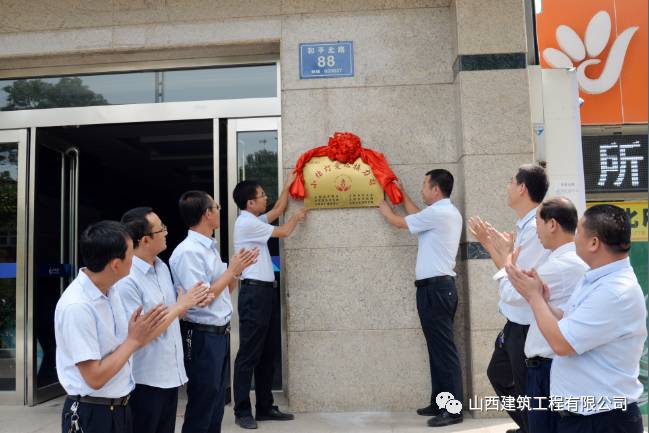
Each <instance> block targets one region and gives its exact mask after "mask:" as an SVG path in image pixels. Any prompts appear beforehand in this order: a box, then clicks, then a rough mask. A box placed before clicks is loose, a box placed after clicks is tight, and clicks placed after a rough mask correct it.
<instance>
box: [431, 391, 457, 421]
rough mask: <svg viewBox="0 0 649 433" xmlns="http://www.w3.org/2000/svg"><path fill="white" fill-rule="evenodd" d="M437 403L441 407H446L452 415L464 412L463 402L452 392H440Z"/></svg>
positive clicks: (436, 399)
mask: <svg viewBox="0 0 649 433" xmlns="http://www.w3.org/2000/svg"><path fill="white" fill-rule="evenodd" d="M435 403H437V407H439V408H440V409H446V411H447V412H448V413H450V414H451V415H459V414H460V412H462V403H460V401H459V400H456V399H455V397H453V394H451V393H450V392H440V393H439V394H437V397H436V398H435Z"/></svg>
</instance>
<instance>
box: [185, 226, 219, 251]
mask: <svg viewBox="0 0 649 433" xmlns="http://www.w3.org/2000/svg"><path fill="white" fill-rule="evenodd" d="M187 237H188V238H190V239H193V240H195V241H197V242H198V243H200V244H201V245H203V246H204V247H206V248H211V249H216V240H215V239H214V238H208V237H207V236H205V235H203V234H201V233H198V232H197V231H194V230H189V231H188V232H187Z"/></svg>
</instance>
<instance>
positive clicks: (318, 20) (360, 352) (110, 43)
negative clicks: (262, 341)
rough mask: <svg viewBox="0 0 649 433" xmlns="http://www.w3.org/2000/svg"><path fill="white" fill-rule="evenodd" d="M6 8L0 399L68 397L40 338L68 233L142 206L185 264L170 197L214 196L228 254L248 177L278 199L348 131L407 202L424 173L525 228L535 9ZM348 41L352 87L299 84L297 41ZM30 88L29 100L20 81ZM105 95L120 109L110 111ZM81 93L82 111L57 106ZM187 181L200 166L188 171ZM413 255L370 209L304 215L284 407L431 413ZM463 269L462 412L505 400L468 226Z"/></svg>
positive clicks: (493, 326)
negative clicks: (516, 200) (184, 193)
mask: <svg viewBox="0 0 649 433" xmlns="http://www.w3.org/2000/svg"><path fill="white" fill-rule="evenodd" d="M1 3H2V14H1V15H0V21H1V25H0V81H3V83H2V84H3V86H0V87H2V88H3V89H4V96H3V97H4V98H5V99H4V101H1V102H3V104H4V105H3V111H0V141H2V142H3V143H5V144H4V146H5V148H4V149H2V150H3V152H5V153H6V159H5V160H3V161H4V162H3V161H0V162H3V163H5V164H7V166H6V167H5V168H6V170H5V171H6V175H4V176H5V177H6V179H5V181H6V182H7V184H8V185H9V187H7V191H8V193H7V196H8V197H9V198H8V199H7V200H8V204H9V205H8V206H7V207H6V209H7V210H6V211H5V215H4V217H5V219H6V221H5V226H6V230H5V231H6V232H7V233H6V234H7V236H6V242H7V244H6V245H5V247H4V248H5V250H6V254H5V255H6V258H5V259H4V260H3V261H4V262H6V263H5V265H6V268H7V269H6V272H5V273H4V274H3V277H4V279H3V281H4V283H3V284H4V286H3V287H2V292H0V293H1V294H0V297H2V298H3V308H5V310H4V311H2V317H0V329H1V331H0V335H3V339H2V346H0V351H1V352H2V354H3V355H2V357H3V358H4V359H2V360H1V361H2V363H1V364H0V376H1V377H0V395H2V397H0V398H1V399H3V400H2V401H5V402H10V401H11V402H16V403H21V404H22V403H23V402H24V403H28V404H35V403H38V402H39V401H43V400H44V399H47V398H49V396H51V395H52V393H53V392H56V391H54V390H55V389H56V383H55V382H56V379H55V377H51V374H50V377H47V376H48V375H47V372H46V371H45V370H46V369H47V368H48V367H47V365H48V362H50V363H51V361H48V357H49V353H51V344H52V342H51V339H50V338H49V337H48V326H50V325H49V324H48V321H49V320H50V319H49V314H50V310H51V311H53V309H52V308H51V305H52V303H54V304H55V302H56V299H57V297H58V295H59V294H60V290H61V288H62V287H64V280H65V278H69V277H70V276H71V275H73V274H74V272H75V264H79V263H78V257H76V253H75V251H76V250H75V240H74V234H75V233H78V231H79V230H81V229H83V226H84V224H86V223H89V222H90V221H92V220H93V218H99V217H102V218H104V217H112V218H116V217H119V215H120V214H121V212H123V211H124V210H126V209H127V208H128V207H130V206H129V205H135V204H137V203H136V201H137V199H138V198H142V197H147V200H142V201H144V202H145V203H141V204H152V205H153V206H154V207H156V208H157V209H161V211H159V213H160V214H161V217H162V219H163V220H164V221H169V222H170V223H168V224H167V225H168V226H169V227H170V230H171V231H172V232H175V235H173V234H172V233H171V232H170V238H169V240H170V241H169V243H170V244H171V245H170V247H171V248H173V246H175V244H174V238H173V236H176V238H177V237H179V236H180V237H181V236H182V232H183V230H184V229H183V228H182V227H181V226H180V225H179V223H178V224H176V225H174V224H173V222H174V221H173V220H174V219H177V218H178V217H177V215H175V214H174V212H176V211H175V203H176V200H177V198H178V195H179V194H178V191H176V190H175V189H174V187H175V185H177V184H182V186H187V187H189V186H192V187H201V188H204V189H208V190H209V191H214V194H215V197H217V198H218V199H219V201H220V202H221V203H222V204H226V205H228V204H229V205H228V206H227V212H225V215H226V216H224V218H223V224H222V227H223V230H222V233H221V234H220V236H221V246H220V248H221V250H222V252H225V253H227V250H228V249H229V248H231V247H228V245H231V242H232V240H231V236H229V230H230V229H231V227H232V224H233V221H234V217H235V216H236V211H235V208H234V206H233V204H232V203H231V199H230V195H231V191H232V188H233V187H234V184H235V183H236V181H237V180H238V179H241V178H243V177H248V178H250V177H253V176H256V175H257V176H258V175H259V173H260V172H261V171H263V170H270V171H268V173H270V174H269V178H268V179H267V181H268V182H270V183H273V182H274V183H275V188H276V187H277V183H278V182H277V179H278V177H279V176H278V173H281V174H284V175H285V174H286V173H287V172H288V171H289V170H291V168H292V167H293V166H294V165H295V163H296V160H297V158H298V157H299V156H300V155H301V154H302V153H303V152H304V151H306V150H308V149H311V148H313V147H316V146H321V145H324V144H326V142H327V139H328V137H329V136H330V135H332V134H333V133H334V132H336V131H348V132H353V133H355V134H357V135H358V136H359V137H360V138H361V140H362V142H363V145H364V146H366V147H369V148H372V149H374V150H377V151H379V152H382V153H384V154H385V156H386V158H387V161H388V162H389V164H390V165H391V167H392V169H393V171H394V172H395V174H396V175H397V176H398V177H400V178H402V179H403V181H404V183H405V186H406V190H407V192H408V193H409V194H410V195H411V196H412V197H419V188H420V185H421V180H422V178H423V175H424V174H425V173H426V172H427V171H429V170H431V169H433V168H446V169H448V170H450V171H451V172H452V173H453V174H454V175H455V177H456V187H455V190H454V192H453V195H452V200H453V202H454V203H455V204H456V206H458V208H459V209H460V211H461V212H462V214H463V216H464V218H465V220H466V219H468V218H469V217H470V216H473V215H481V216H482V217H484V218H486V219H487V220H489V221H491V222H492V223H494V224H495V225H496V226H497V227H498V228H500V229H511V228H513V225H514V220H515V218H516V217H515V215H514V213H513V212H512V211H511V210H509V209H508V208H507V206H506V195H505V186H506V183H507V181H508V180H509V178H510V177H511V175H512V173H514V171H515V170H516V168H517V167H518V166H519V165H520V164H523V163H529V162H533V161H534V151H533V144H532V143H533V138H532V136H533V133H532V127H531V121H530V96H529V85H528V74H527V65H528V64H530V63H534V48H533V46H534V45H533V36H531V35H532V33H531V32H532V31H533V30H532V25H531V22H532V19H533V18H532V17H533V12H532V5H531V2H524V1H523V0H390V1H383V0H381V1H378V0H359V1H337V0H334V1H327V2H317V1H312V0H238V1H230V0H225V1H218V2H214V1H204V0H186V1H169V0H167V1H161V0H151V1H149V0H132V1H126V0H113V1H77V0H67V1H48V2H46V1H32V2H19V1H13V0H4V1H2V2H1ZM336 41H352V42H353V50H354V52H353V54H354V59H353V65H354V71H353V76H350V77H344V78H330V79H325V78H323V79H301V78H300V64H299V44H301V43H313V42H336ZM530 41H532V43H530ZM530 46H531V47H532V48H530ZM225 66H228V67H230V66H236V67H238V68H240V70H235V69H232V68H225ZM247 68H251V69H247ZM259 68H261V69H259ZM263 68H270V72H269V70H268V69H263ZM206 70H217V71H220V72H218V74H221V72H223V71H222V70H226V71H225V72H223V74H224V75H218V74H217V75H218V76H217V78H213V77H211V78H210V77H208V78H205V77H204V76H202V75H200V74H198V72H196V71H199V72H200V71H206ZM180 72H182V73H185V74H186V75H184V76H183V75H182V74H180ZM228 72H229V73H231V74H230V75H228ZM174 73H178V74H179V75H178V76H176V77H174ZM146 74H152V75H151V76H150V77H146V76H145V75H146ZM196 74H198V75H196ZM63 77H67V78H69V80H63ZM269 77H270V78H269ZM75 78H77V79H80V80H81V81H80V82H79V81H75ZM102 79H104V81H102ZM92 80H95V82H94V83H95V84H91V83H93V81H92ZM139 80H142V81H139ZM147 80H148V81H147ZM174 80H177V82H176V84H173V81H174ZM264 80H266V81H264ZM273 80H275V81H273ZM36 81H38V83H36V84H33V86H32V88H31V90H24V89H22V91H23V93H20V91H21V88H20V85H23V84H24V83H29V82H31V83H35V82H36ZM260 82H264V83H266V84H265V87H264V85H261V84H260ZM138 83H141V84H138ZM241 83H244V84H245V85H241ZM268 83H271V84H268ZM272 83H276V88H275V89H274V90H273V89H272V88H273V85H274V84H272ZM25 85H26V86H27V87H29V85H28V84H25ZM34 86H35V87H38V89H36V90H34V88H33V87H34ZM39 86H40V87H39ZM57 86H58V87H57ZM66 86H68V87H66ZM93 86H95V87H93ZM102 86H103V87H102ZM174 86H176V87H174ZM88 89H90V90H91V91H92V92H91V93H92V94H88V93H87V90H88ZM93 89H94V90H93ZM97 89H104V91H102V92H100V91H99V90H97ZM174 89H175V90H174ZM214 89H221V90H219V91H220V92H221V93H219V91H216V90H214ZM264 89H265V90H264ZM190 90H191V92H190ZM174 91H175V92H176V96H173V95H174ZM212 91H214V92H216V93H214V95H215V96H210V95H212V93H211V92H212ZM24 92H27V94H26V95H25V93H24ZM29 92H37V93H38V92H40V93H39V98H40V99H39V98H34V97H33V94H30V93H29ZM48 92H49V93H48ZM75 92H76V93H75ZM111 92H115V94H119V95H118V96H115V99H114V100H113V101H112V102H111V96H109V94H111ZM70 93H74V94H75V95H77V96H78V98H77V101H76V102H69V101H67V100H66V99H65V98H64V97H63V96H65V95H67V94H70ZM102 93H103V96H102ZM45 94H47V95H49V96H48V98H49V99H47V98H45V96H43V95H45ZM21 95H22V96H21ZM30 95H31V96H30ZM52 95H55V96H52ZM62 95H63V96H62ZM84 98H85V99H84ZM120 98H121V99H120ZM44 99H47V101H46V102H43V100H44ZM66 101H67V102H66ZM79 101H81V102H79ZM83 101H86V102H83ZM21 104H22V105H21ZM255 134H256V135H255ZM161 136H164V137H167V138H166V139H161V138H160V137H161ZM107 137H110V138H111V139H110V140H108V138H107ZM169 137H172V138H169ZM247 140H248V141H247ZM273 141H275V145H274V147H273ZM248 142H250V143H252V144H250V146H251V147H250V148H249V150H248V151H246V150H245V149H246V147H245V146H247V144H246V143H248ZM147 143H148V144H147ZM165 143H167V145H165ZM169 143H171V144H169ZM260 143H261V144H260ZM149 145H150V146H149ZM171 145H173V146H172V147H170V146H171ZM147 146H149V147H147ZM75 149H76V150H75ZM151 149H154V151H152V150H151ZM261 149H266V150H268V152H269V153H270V156H269V158H270V159H271V160H273V158H274V163H273V162H272V161H271V162H270V166H264V165H263V163H261V162H259V161H258V160H259V159H261V155H257V156H259V158H249V157H248V156H246V155H249V154H250V153H254V152H258V151H260V150H261ZM75 152H76V153H75ZM273 152H274V156H273V155H272V154H273ZM0 153H2V152H0ZM185 153H187V154H185ZM143 155H145V156H146V158H145V156H143ZM201 155H203V156H204V158H202V157H201ZM267 156H268V155H267ZM84 158H85V159H84ZM183 158H184V159H183ZM145 160H146V161H147V162H146V164H145V162H144V161H145ZM139 161H142V164H143V165H141V166H137V165H135V166H134V169H133V170H124V169H123V167H125V166H129V167H130V165H129V164H135V162H139ZM165 161H167V162H169V161H171V162H173V163H174V164H176V165H172V166H165V165H164V162H165ZM183 161H184V162H183ZM206 161H207V162H206ZM171 162H170V164H171ZM154 163H155V164H154ZM257 163H258V164H257ZM147 164H148V165H147ZM156 164H157V165H156ZM255 164H257V165H255ZM273 164H274V165H273ZM205 165H207V168H205V167H203V169H204V170H203V171H200V170H201V169H200V167H201V166H205ZM138 167H144V168H142V169H139V170H138ZM187 167H194V168H195V170H194V171H193V172H188V171H182V170H187ZM196 167H198V168H196ZM259 167H266V168H265V169H264V168H259ZM268 167H271V168H270V169H268ZM175 170H181V171H179V172H178V173H180V174H177V175H176V174H174V173H176V171H175ZM273 171H274V174H273ZM246 172H247V174H246ZM264 173H266V172H264ZM93 176H94V177H93ZM147 176H149V177H150V178H148V177H147ZM273 176H275V178H274V179H275V180H274V181H273ZM152 179H153V180H152ZM183 182H188V183H183ZM279 183H281V182H279ZM140 185H147V189H146V190H145V191H141V190H138V187H139V186H140ZM12 187H13V188H14V189H13V190H12V189H11V188H12ZM156 188H157V189H156ZM127 190H133V191H139V193H138V195H137V196H135V197H131V196H129V195H128V194H127V193H126V192H125V191H127ZM10 194H14V195H13V196H11V195H10ZM12 203H13V204H14V205H13V207H12ZM101 203H104V204H106V203H110V206H109V207H108V208H106V207H103V208H102V207H101ZM165 203H166V204H165ZM165 206H166V207H165ZM296 206H301V203H292V204H291V206H290V208H289V210H288V212H289V214H290V213H291V212H292V210H293V209H294V208H295V207H296ZM46 246H49V247H50V249H51V250H52V251H51V257H49V256H48V257H46V256H45V255H46V253H45V252H44V251H48V249H47V248H46ZM416 250H417V248H416V239H415V238H414V237H413V236H410V235H409V234H407V233H406V232H405V231H403V232H398V231H396V230H393V229H392V228H390V227H389V226H388V225H387V224H386V223H385V222H384V221H383V219H382V218H381V216H380V215H379V213H378V211H376V210H375V209H345V210H343V209H340V210H316V211H312V212H310V213H309V215H308V218H307V221H306V222H305V223H304V224H302V225H301V226H300V227H299V228H298V229H297V230H296V233H295V235H294V236H293V237H291V238H289V239H287V240H286V241H285V242H284V243H283V244H282V245H277V246H276V251H275V252H274V253H273V254H274V255H276V256H278V257H279V260H278V261H277V264H278V270H281V281H282V284H281V291H280V293H279V295H280V296H281V297H282V306H283V323H282V329H281V330H279V331H278V332H281V333H282V359H281V361H279V362H280V364H281V366H282V369H281V373H282V374H281V378H279V379H278V389H280V390H281V391H282V392H283V393H284V395H285V396H286V398H287V400H288V403H289V404H290V407H291V409H292V410H295V411H297V412H302V411H348V410H411V409H412V408H415V407H419V406H420V405H422V404H423V403H425V402H426V401H427V399H428V397H429V396H428V394H427V393H428V392H429V389H430V387H429V380H430V379H429V374H428V361H427V354H426V349H425V341H424V338H423V335H422V333H421V330H420V325H419V320H418V317H417V312H416V305H415V290H414V285H413V281H414V264H415V255H416ZM39 254H41V256H39ZM39 257H41V258H39ZM75 260H76V261H75ZM12 264H13V268H12ZM457 271H458V275H459V288H460V290H459V296H460V304H459V308H458V313H457V317H456V337H457V343H458V345H459V348H460V351H461V361H462V365H463V371H464V374H465V384H466V386H465V390H466V391H465V392H466V395H465V396H464V399H465V402H468V398H469V397H473V396H478V397H483V396H490V395H494V392H493V390H492V388H491V386H490V384H489V382H488V379H487V375H486V369H487V364H488V362H489V359H490V356H491V352H492V349H493V344H494V340H495V338H496V336H497V334H498V332H499V331H500V329H501V327H502V325H503V324H504V319H503V317H502V316H501V315H500V314H499V313H498V307H497V299H498V291H497V286H496V284H495V283H494V282H493V280H492V279H491V275H492V274H493V273H494V271H495V269H494V268H493V264H492V263H491V261H490V260H487V259H486V257H485V255H484V254H483V253H482V252H481V250H480V248H478V244H477V243H476V242H475V239H473V238H472V237H471V236H470V235H469V234H468V231H467V230H466V229H465V231H464V235H463V240H462V243H461V248H460V253H459V255H458V264H457ZM39 300H40V303H39ZM12 305H13V310H12ZM48 305H49V307H48ZM39 306H40V307H39ZM41 307H42V308H41ZM235 316H236V315H235ZM12 318H15V320H13V322H12ZM235 320H236V319H235ZM235 328H236V323H235ZM236 344H237V342H236V332H234V333H233V347H236ZM12 345H13V347H12ZM48 347H49V349H48ZM49 368H50V369H51V365H50V367H49Z"/></svg>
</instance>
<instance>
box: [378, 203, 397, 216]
mask: <svg viewBox="0 0 649 433" xmlns="http://www.w3.org/2000/svg"><path fill="white" fill-rule="evenodd" d="M379 212H381V215H383V216H384V217H388V216H390V215H392V214H393V213H394V212H393V211H392V208H391V207H390V205H389V204H388V202H386V201H385V200H383V201H382V202H381V204H379Z"/></svg>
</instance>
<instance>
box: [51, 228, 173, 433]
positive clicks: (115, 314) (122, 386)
mask: <svg viewBox="0 0 649 433" xmlns="http://www.w3.org/2000/svg"><path fill="white" fill-rule="evenodd" d="M79 244H80V250H81V257H82V259H83V263H84V264H85V266H86V267H85V268H81V269H80V270H79V275H78V276H77V278H75V279H74V281H72V283H70V285H69V286H68V287H67V288H66V289H65V291H64V292H63V295H61V298H60V299H59V301H58V303H57V304H56V310H55V312H54V333H55V336H56V371H57V374H58V377H59V382H60V383H61V386H62V387H63V389H65V391H66V393H67V394H68V397H67V398H66V400H65V403H64V404H63V413H62V417H63V422H62V432H63V433H70V432H72V433H78V432H80V431H81V430H83V431H86V432H93V433H131V432H132V423H131V408H130V406H129V405H128V402H129V394H130V392H131V391H132V390H133V388H134V386H135V383H134V381H133V376H132V374H131V368H132V367H131V356H132V355H133V353H135V351H137V350H138V349H140V348H141V347H143V346H144V345H146V344H147V343H148V342H149V341H151V340H152V339H153V338H155V337H156V336H157V335H158V334H159V333H160V329H159V328H160V325H161V324H162V323H163V322H164V320H165V317H166V314H167V311H166V307H164V306H163V305H156V306H154V307H153V308H151V309H150V310H149V311H148V312H147V313H146V314H141V313H142V306H139V307H138V308H136V309H135V310H134V311H133V314H131V315H130V320H129V319H128V317H127V316H126V315H125V314H124V308H123V305H122V301H121V299H120V296H119V293H117V291H116V290H114V288H113V285H114V284H115V283H116V282H117V281H119V280H120V279H122V278H123V277H125V276H126V275H128V273H129V270H130V269H131V259H132V257H133V242H132V241H131V238H130V236H129V234H128V233H127V231H126V229H125V228H124V226H123V225H121V224H120V223H118V222H115V221H100V222H98V223H96V224H93V225H91V226H89V227H88V228H87V229H86V230H84V232H83V233H82V234H81V239H80V242H79Z"/></svg>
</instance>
